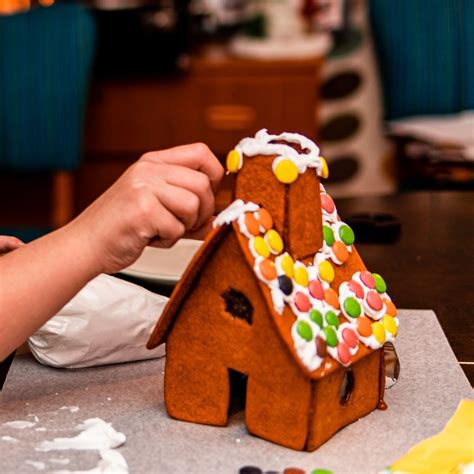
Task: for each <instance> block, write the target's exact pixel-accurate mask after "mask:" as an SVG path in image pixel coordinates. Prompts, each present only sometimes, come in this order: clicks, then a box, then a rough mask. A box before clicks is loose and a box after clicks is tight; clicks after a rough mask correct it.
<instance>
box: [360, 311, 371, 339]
mask: <svg viewBox="0 0 474 474" xmlns="http://www.w3.org/2000/svg"><path fill="white" fill-rule="evenodd" d="M357 331H358V332H359V334H360V335H361V336H362V337H369V336H370V335H371V334H372V324H371V322H370V319H369V318H367V317H366V316H359V317H358V318H357Z"/></svg>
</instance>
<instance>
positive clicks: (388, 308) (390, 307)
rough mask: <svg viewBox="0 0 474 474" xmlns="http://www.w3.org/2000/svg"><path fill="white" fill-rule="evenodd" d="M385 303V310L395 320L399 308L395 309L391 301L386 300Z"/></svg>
mask: <svg viewBox="0 0 474 474" xmlns="http://www.w3.org/2000/svg"><path fill="white" fill-rule="evenodd" d="M384 302H385V308H386V312H387V314H389V315H390V316H392V317H393V318H394V317H395V316H396V315H397V313H398V311H397V308H396V307H395V305H394V304H393V302H392V301H390V300H384Z"/></svg>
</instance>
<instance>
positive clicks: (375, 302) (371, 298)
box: [367, 291, 383, 311]
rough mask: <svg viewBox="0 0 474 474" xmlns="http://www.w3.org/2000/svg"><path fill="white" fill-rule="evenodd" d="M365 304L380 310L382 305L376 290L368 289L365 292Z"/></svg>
mask: <svg viewBox="0 0 474 474" xmlns="http://www.w3.org/2000/svg"><path fill="white" fill-rule="evenodd" d="M367 304H368V305H369V306H370V307H371V308H372V309H373V310H374V311H380V310H381V309H382V306H383V301H382V298H380V296H379V294H378V293H377V292H376V291H369V292H368V293H367Z"/></svg>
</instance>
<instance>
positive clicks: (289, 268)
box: [280, 255, 295, 278]
mask: <svg viewBox="0 0 474 474" xmlns="http://www.w3.org/2000/svg"><path fill="white" fill-rule="evenodd" d="M280 265H281V268H282V270H283V271H284V272H285V275H286V276H287V277H289V278H293V277H294V276H295V270H294V268H293V265H294V262H293V259H292V258H291V257H290V256H289V255H283V257H282V258H281V261H280Z"/></svg>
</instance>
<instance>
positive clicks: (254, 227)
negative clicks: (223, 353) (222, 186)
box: [244, 212, 260, 235]
mask: <svg viewBox="0 0 474 474" xmlns="http://www.w3.org/2000/svg"><path fill="white" fill-rule="evenodd" d="M244 223H245V227H247V231H248V233H249V234H252V235H260V225H259V224H258V222H257V219H255V216H254V215H253V214H252V213H251V212H247V213H245V217H244Z"/></svg>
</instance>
